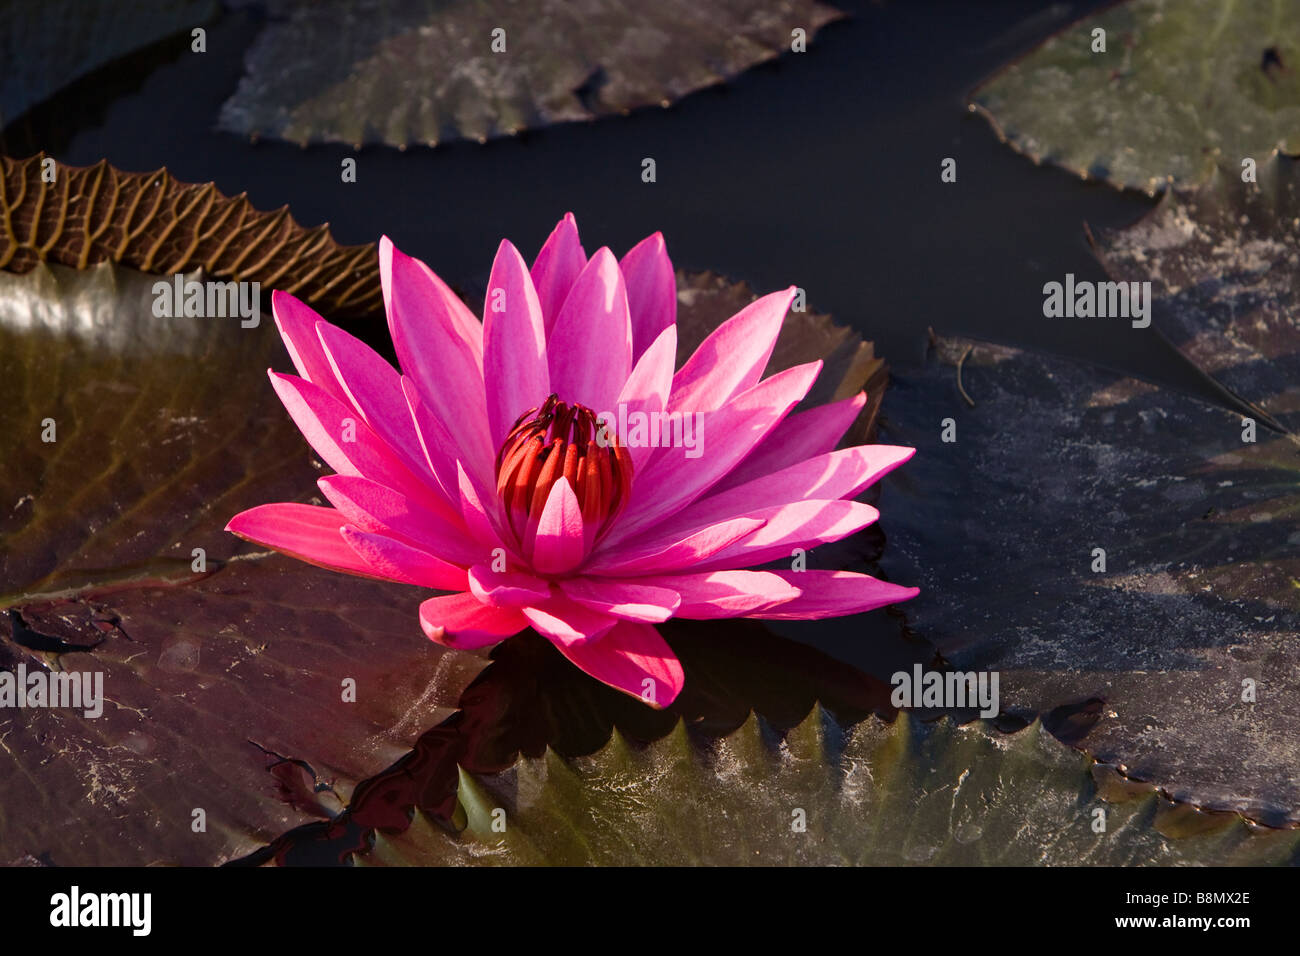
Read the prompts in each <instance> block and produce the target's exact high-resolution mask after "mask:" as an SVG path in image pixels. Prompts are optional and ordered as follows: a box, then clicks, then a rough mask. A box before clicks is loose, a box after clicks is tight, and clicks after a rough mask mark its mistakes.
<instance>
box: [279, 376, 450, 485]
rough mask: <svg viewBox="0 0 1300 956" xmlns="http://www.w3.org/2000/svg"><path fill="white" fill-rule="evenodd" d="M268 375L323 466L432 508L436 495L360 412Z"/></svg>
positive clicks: (298, 382)
mask: <svg viewBox="0 0 1300 956" xmlns="http://www.w3.org/2000/svg"><path fill="white" fill-rule="evenodd" d="M270 376H271V384H272V385H274V386H275V391H276V394H278V395H279V396H280V401H281V402H283V403H284V407H285V408H286V409H287V410H288V412H289V415H290V417H291V418H293V420H294V424H296V425H297V426H298V430H299V431H301V432H302V434H303V437H304V438H306V439H307V442H308V444H310V445H311V447H312V448H314V449H316V453H317V454H318V455H320V456H321V458H323V459H324V460H325V463H326V464H327V465H329V466H330V467H331V468H333V469H334V470H335V471H337V472H338V473H339V474H341V475H355V476H358V477H365V478H369V479H371V480H372V481H376V482H378V483H379V484H381V485H384V486H386V487H388V488H393V489H396V490H398V491H400V492H402V493H403V494H405V495H407V496H409V497H411V498H414V499H415V500H417V501H420V502H426V503H428V504H429V506H430V507H434V508H436V504H435V502H436V500H437V496H436V495H435V494H434V492H433V491H432V490H431V488H430V487H429V485H428V484H426V483H425V482H424V481H422V480H421V479H420V478H419V477H417V476H416V475H415V474H414V473H413V472H412V471H411V469H410V468H408V467H407V466H406V463H405V462H404V461H403V460H402V458H401V456H399V455H398V454H397V453H396V452H394V451H393V450H392V448H390V447H389V446H388V444H387V443H386V442H385V441H384V440H383V439H382V438H380V437H379V436H378V435H376V434H375V433H374V431H372V430H371V428H370V426H369V425H367V424H366V422H365V418H364V417H363V416H362V415H361V413H360V412H357V411H354V410H353V409H352V407H351V406H349V405H344V404H343V403H342V402H340V401H338V400H336V399H333V398H331V397H330V396H329V395H328V394H326V392H325V391H324V390H323V389H321V388H318V387H317V386H315V385H313V384H312V383H311V382H308V381H306V380H305V379H301V378H298V377H297V376H296V375H281V374H279V373H278V372H270ZM348 439H354V440H351V441H350V440H348Z"/></svg>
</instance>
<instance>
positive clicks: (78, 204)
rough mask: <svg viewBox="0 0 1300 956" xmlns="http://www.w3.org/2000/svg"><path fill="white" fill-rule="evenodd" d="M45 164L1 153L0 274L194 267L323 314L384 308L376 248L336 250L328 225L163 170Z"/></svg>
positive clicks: (171, 270) (361, 312)
mask: <svg viewBox="0 0 1300 956" xmlns="http://www.w3.org/2000/svg"><path fill="white" fill-rule="evenodd" d="M44 159H45V157H44V155H43V154H42V155H37V156H32V157H29V158H28V159H22V160H18V159H10V158H8V157H6V156H0V268H3V269H8V270H11V271H13V272H26V271H27V270H29V269H31V268H32V267H33V266H34V265H36V263H37V262H57V263H60V264H62V265H67V266H75V267H76V268H78V269H84V268H86V267H87V266H89V265H94V264H96V263H99V262H117V263H121V264H122V265H127V266H131V267H132V268H135V269H139V270H141V271H143V272H153V273H158V274H161V275H167V276H170V275H174V274H176V273H181V272H190V271H192V270H194V269H198V268H201V269H203V270H204V271H205V272H206V273H207V274H208V275H209V276H213V277H216V278H219V279H233V280H236V281H243V282H260V283H261V285H262V288H263V289H264V290H265V291H266V292H270V291H271V289H282V290H283V291H285V292H291V293H293V294H294V295H296V296H297V297H298V298H300V299H302V300H303V301H304V302H307V303H308V304H309V305H312V306H313V307H315V308H317V309H320V310H322V311H327V312H338V313H344V314H348V315H365V314H369V313H372V312H375V311H377V310H378V309H379V307H380V303H381V301H382V292H381V290H380V286H379V256H378V253H377V251H376V248H375V246H374V245H373V244H370V245H364V246H340V245H339V244H338V243H336V242H335V241H334V239H333V238H332V237H331V236H330V232H329V226H328V225H320V226H316V227H314V228H312V229H305V228H303V227H302V226H300V225H298V224H297V223H296V222H294V221H293V217H292V216H290V215H289V209H288V207H287V206H282V207H281V208H280V209H277V210H275V211H274V212H258V211H257V210H256V209H254V208H253V205H252V203H250V202H249V201H248V199H247V197H246V196H245V195H244V194H242V193H241V194H240V195H238V196H223V195H222V194H221V193H220V192H219V191H218V190H217V187H216V186H215V185H213V184H212V183H205V184H202V185H200V184H195V183H182V182H178V181H177V180H175V179H173V178H172V176H171V174H170V173H168V172H167V170H165V169H159V170H157V171H155V172H152V173H126V172H122V171H121V170H118V169H115V168H113V167H112V166H110V165H109V164H108V163H107V161H103V160H101V161H100V162H98V163H96V164H95V165H94V166H83V167H77V166H65V165H64V164H62V163H58V162H54V166H53V172H54V182H47V181H46V177H45V176H44V175H43V170H42V162H43V160H44Z"/></svg>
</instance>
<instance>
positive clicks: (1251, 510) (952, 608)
mask: <svg viewBox="0 0 1300 956" xmlns="http://www.w3.org/2000/svg"><path fill="white" fill-rule="evenodd" d="M1100 321H1105V320H1100ZM959 363H960V365H961V370H960V372H958V371H957V370H956V368H955V367H956V366H957V365H958V364H959ZM958 374H960V375H961V376H962V383H963V385H964V388H965V391H966V392H967V393H968V394H969V395H970V396H971V398H972V399H973V400H974V402H975V406H974V407H973V408H968V407H967V405H966V404H965V403H964V402H963V401H962V399H961V398H960V397H959V391H958V385H957V376H958ZM891 396H892V398H891V403H890V416H889V420H888V422H886V423H885V425H883V426H882V431H883V432H884V434H885V436H886V438H887V440H890V441H894V442H902V443H907V444H915V445H916V446H917V448H918V452H917V455H916V457H915V458H914V459H912V461H911V462H909V463H908V467H907V468H906V469H904V470H902V471H901V472H899V473H898V476H897V478H896V479H895V480H893V481H892V482H890V483H887V484H886V486H885V492H884V495H883V496H882V497H883V502H884V503H883V505H882V510H883V511H884V513H885V514H887V515H888V516H889V531H890V550H889V552H887V554H886V560H885V567H886V569H887V570H888V571H889V573H890V575H891V577H897V578H898V579H900V580H908V581H915V582H916V583H917V584H918V586H919V587H920V588H921V597H919V598H918V599H917V600H915V601H913V602H911V604H910V605H909V607H908V608H907V609H906V613H907V617H908V619H909V620H910V621H911V622H912V623H913V624H914V626H915V627H916V628H917V630H918V631H919V632H920V633H921V634H923V635H924V636H926V637H927V638H929V639H930V640H931V641H933V642H934V643H935V645H936V646H937V647H938V648H939V650H940V651H941V652H942V653H943V654H944V656H945V657H946V658H947V659H948V660H949V661H950V662H951V663H952V664H953V665H954V666H955V667H957V668H959V669H961V670H993V671H997V672H999V673H1000V695H1001V700H1002V706H1003V708H1004V710H1010V711H1013V712H1022V713H1023V712H1025V711H1030V712H1035V713H1046V712H1048V711H1051V710H1054V709H1056V708H1058V707H1063V706H1067V705H1069V706H1082V705H1084V704H1087V703H1088V702H1090V701H1104V707H1102V709H1101V710H1100V712H1099V713H1098V714H1097V719H1096V721H1095V723H1093V724H1092V725H1091V726H1090V727H1087V728H1084V732H1083V733H1082V734H1081V735H1080V736H1079V738H1078V743H1079V745H1080V746H1082V747H1084V748H1085V749H1086V750H1087V751H1088V752H1090V753H1092V754H1093V755H1095V756H1096V757H1098V758H1099V759H1100V760H1103V761H1105V762H1106V763H1110V764H1115V765H1118V766H1120V767H1122V768H1124V769H1125V770H1126V772H1127V773H1129V774H1130V775H1131V776H1134V777H1136V778H1138V779H1141V780H1146V781H1150V782H1152V783H1154V784H1156V785H1157V786H1159V787H1161V788H1163V789H1164V790H1165V791H1167V792H1168V793H1169V794H1170V796H1172V797H1173V798H1175V799H1177V800H1180V801H1185V802H1189V803H1192V804H1195V805H1198V806H1203V807H1208V808H1212V809H1223V810H1235V811H1240V812H1241V813H1243V814H1245V815H1246V816H1248V817H1250V818H1251V819H1255V820H1259V821H1262V822H1266V823H1270V824H1283V823H1295V822H1297V821H1300V779H1298V778H1297V776H1296V773H1295V767H1296V766H1297V763H1300V733H1297V728H1300V704H1297V701H1300V589H1297V587H1296V586H1295V583H1294V582H1295V580H1300V557H1297V552H1296V548H1295V542H1296V541H1297V540H1300V527H1298V526H1297V517H1300V453H1298V452H1297V449H1296V447H1295V446H1294V445H1293V444H1292V443H1291V442H1290V441H1288V440H1287V439H1285V438H1278V437H1269V434H1268V433H1266V432H1262V433H1261V435H1260V440H1259V441H1258V442H1256V443H1243V441H1242V434H1243V431H1242V428H1241V424H1240V418H1239V416H1235V415H1232V414H1229V413H1227V412H1225V411H1223V410H1222V409H1219V408H1213V407H1209V406H1207V405H1204V404H1202V403H1201V402H1199V401H1197V400H1194V399H1192V398H1190V397H1187V396H1185V395H1183V394H1180V393H1176V392H1169V391H1163V390H1160V389H1158V388H1156V387H1155V386H1153V385H1148V384H1144V383H1141V382H1137V381H1134V380H1132V379H1124V378H1122V377H1119V376H1116V375H1113V374H1109V373H1104V372H1101V371H1098V370H1095V369H1092V368H1088V367H1082V366H1079V365H1076V364H1073V363H1071V362H1068V361H1065V360H1061V359H1055V358H1045V357H1039V356H1035V355H1031V354H1028V353H1024V352H1019V351H1016V350H1012V349H1004V348H999V347H994V346H985V345H980V344H977V343H968V342H962V341H954V340H940V341H939V342H938V343H937V346H936V349H935V352H934V358H933V360H932V361H931V362H930V364H928V365H927V366H926V367H925V368H923V369H921V370H919V371H916V372H909V373H908V374H906V375H897V374H896V376H895V380H894V387H893V389H892V390H891ZM947 419H951V420H952V424H953V427H954V428H955V434H954V436H953V437H954V438H955V441H947V442H946V441H944V440H943V432H944V430H945V428H944V424H945V420H947ZM1097 549H1101V551H1104V555H1102V554H1100V553H1099V552H1098V550H1097ZM1103 559H1104V563H1103ZM1251 694H1253V695H1254V698H1253V702H1252V700H1251V699H1249V698H1250V695H1251Z"/></svg>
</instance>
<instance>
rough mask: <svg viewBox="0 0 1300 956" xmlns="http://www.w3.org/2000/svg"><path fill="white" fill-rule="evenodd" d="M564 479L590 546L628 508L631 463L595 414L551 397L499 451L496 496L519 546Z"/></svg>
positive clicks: (526, 415) (519, 424)
mask: <svg viewBox="0 0 1300 956" xmlns="http://www.w3.org/2000/svg"><path fill="white" fill-rule="evenodd" d="M561 478H565V479H567V480H568V482H569V487H570V488H572V489H573V493H574V495H575V496H576V497H577V499H578V506H579V508H580V509H581V510H582V520H583V524H584V526H585V529H586V534H585V535H584V537H586V538H587V541H588V544H589V545H590V544H591V543H594V542H595V541H596V540H597V539H598V538H599V537H600V536H601V535H602V534H603V533H604V532H605V531H606V530H607V529H608V528H609V526H610V525H611V524H612V523H613V520H614V518H615V517H617V515H618V513H619V512H620V511H621V510H622V509H623V506H624V505H625V504H627V498H628V492H629V491H630V490H631V488H632V459H631V457H630V456H629V455H628V453H627V450H626V449H624V448H623V446H622V445H620V444H619V442H618V436H616V435H615V434H614V432H613V429H612V428H610V427H609V425H601V424H600V423H599V422H598V421H597V420H596V415H595V413H593V412H592V410H591V409H589V408H587V407H586V406H585V405H578V404H576V403H575V404H573V405H567V404H565V403H564V402H562V401H560V400H559V398H558V397H557V396H555V395H552V396H551V397H550V398H548V399H547V400H546V401H545V402H544V403H543V404H542V407H541V408H530V409H529V410H528V411H526V412H524V413H523V414H522V415H520V416H519V419H518V420H517V421H516V422H515V424H514V427H513V428H511V429H510V434H509V435H507V436H506V440H505V442H504V443H503V444H502V446H501V450H500V451H499V452H497V494H498V495H500V496H501V501H502V503H503V504H504V505H505V509H506V515H507V520H509V522H510V527H511V529H512V530H513V531H514V533H515V536H516V538H517V539H518V540H519V541H521V542H522V541H523V540H524V539H525V535H526V532H527V530H528V528H529V526H530V524H531V525H532V526H533V527H536V523H537V521H538V519H539V518H541V515H542V510H543V509H544V508H545V507H546V499H547V498H548V497H549V496H550V494H551V488H553V487H554V485H555V483H556V482H557V481H559V480H560V479H561Z"/></svg>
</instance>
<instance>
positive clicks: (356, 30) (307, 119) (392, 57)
mask: <svg viewBox="0 0 1300 956" xmlns="http://www.w3.org/2000/svg"><path fill="white" fill-rule="evenodd" d="M273 11H274V12H276V13H278V14H279V15H280V16H281V19H279V20H278V21H273V22H271V23H269V24H268V25H267V26H266V27H265V28H264V29H263V31H262V33H261V34H260V35H259V36H258V38H257V40H256V41H255V42H254V44H253V47H252V48H251V49H250V50H249V52H248V54H247V57H246V61H245V69H246V74H245V76H244V78H243V79H242V80H241V81H240V83H239V87H238V89H236V90H235V93H234V95H233V96H232V97H231V98H230V99H229V100H228V101H226V103H225V104H224V106H223V107H222V109H221V116H220V120H219V125H220V127H221V128H222V129H225V130H228V131H231V132H237V133H245V134H252V135H259V136H260V135H265V136H273V137H276V138H278V139H286V140H289V141H291V142H295V143H300V144H304V145H305V144H307V143H318V142H343V143H350V144H357V145H360V144H365V143H387V144H388V145H390V146H403V147H404V146H408V145H414V144H424V145H429V146H434V145H437V144H438V143H439V142H442V141H443V140H445V139H451V138H456V137H466V138H471V139H478V140H480V141H483V140H487V139H488V138H490V137H495V136H502V135H507V134H513V133H516V132H518V131H519V130H521V129H525V128H531V127H536V126H543V125H548V124H550V123H558V122H564V121H568V120H581V119H591V118H593V117H597V116H607V115H610V114H614V113H626V112H627V111H629V110H632V109H635V108H637V107H640V106H648V105H653V104H656V103H661V104H663V105H665V106H666V105H668V103H669V102H671V101H672V100H675V99H680V98H681V97H683V96H685V95H686V94H688V93H692V92H694V91H695V90H698V89H701V88H703V87H707V86H712V85H713V84H715V83H719V82H721V81H723V80H726V79H729V78H731V77H733V76H735V75H736V74H738V73H740V72H741V71H743V70H745V69H748V68H749V67H751V66H754V65H755V64H758V63H761V62H763V61H765V60H769V59H772V58H773V57H775V56H777V55H779V54H780V53H782V52H785V51H788V50H789V49H790V48H791V43H792V31H793V30H794V29H802V30H804V31H805V35H806V37H807V38H809V39H811V37H812V35H813V34H814V33H816V31H817V30H818V29H819V28H820V27H822V26H823V25H825V24H826V23H828V22H830V21H831V20H834V19H836V18H838V17H839V16H840V14H839V12H838V11H836V10H834V9H832V8H831V7H828V6H824V5H822V4H820V3H817V2H816V0H779V2H776V3H773V2H771V0H768V2H758V0H718V2H714V3H711V4H708V5H707V6H701V5H700V4H698V3H694V2H691V0H661V2H658V3H653V4H640V5H632V6H629V5H628V4H625V3H617V2H614V0H593V2H589V3H584V4H580V5H574V4H571V3H564V2H559V0H527V2H522V3H520V2H507V0H479V2H470V0H455V2H445V0H420V2H415V3H411V2H404V3H395V2H393V0H368V2H365V3H361V4H357V3H353V2H351V0H329V2H313V3H301V2H293V0H282V2H279V3H275V4H273ZM495 31H502V32H500V33H497V32H495ZM494 42H495V43H496V46H497V48H498V50H499V49H500V47H501V45H502V44H504V47H505V49H504V52H494V49H493V44H494Z"/></svg>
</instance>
